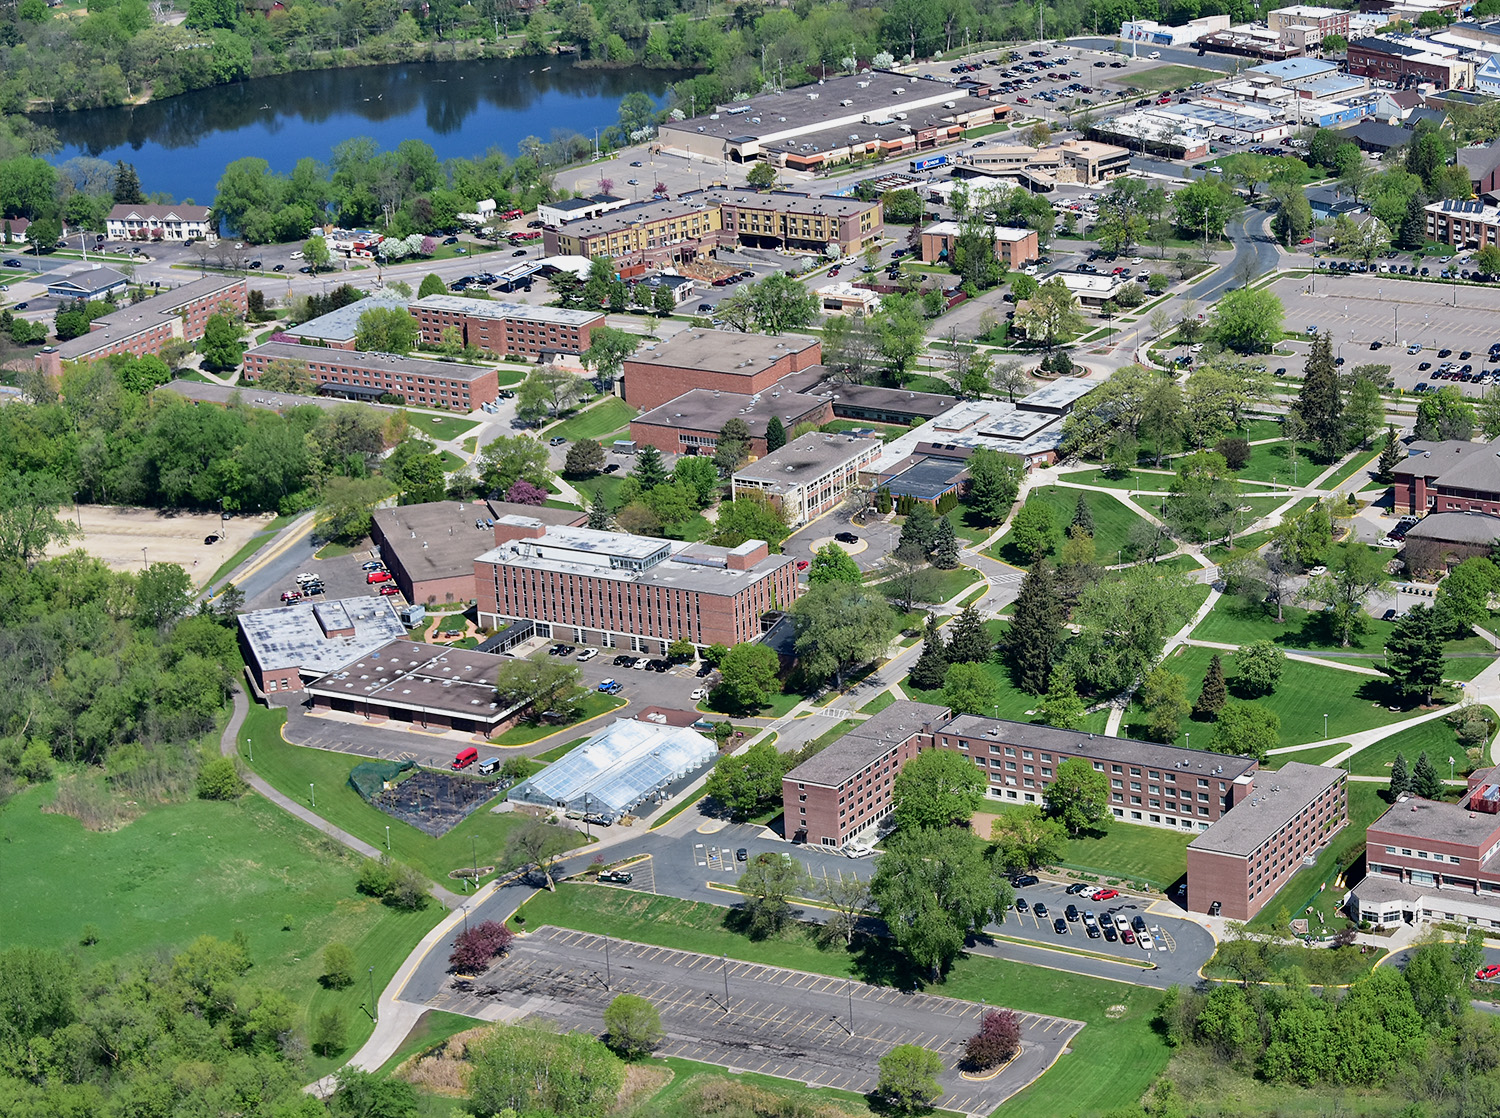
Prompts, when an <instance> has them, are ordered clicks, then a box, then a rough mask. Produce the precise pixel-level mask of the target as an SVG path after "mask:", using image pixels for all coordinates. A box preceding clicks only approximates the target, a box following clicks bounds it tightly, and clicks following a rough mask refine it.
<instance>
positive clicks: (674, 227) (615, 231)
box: [542, 191, 723, 267]
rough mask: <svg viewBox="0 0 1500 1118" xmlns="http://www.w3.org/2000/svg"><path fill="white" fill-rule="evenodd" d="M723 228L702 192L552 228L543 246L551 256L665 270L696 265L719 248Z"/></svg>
mask: <svg viewBox="0 0 1500 1118" xmlns="http://www.w3.org/2000/svg"><path fill="white" fill-rule="evenodd" d="M722 229H723V220H722V216H721V214H720V212H719V207H718V205H717V204H716V203H715V202H713V201H711V200H709V199H708V198H707V197H706V196H705V195H704V194H703V193H702V192H701V191H700V192H698V193H696V194H686V195H683V196H682V197H680V198H660V199H653V200H651V201H649V202H638V203H636V204H635V205H631V206H624V207H621V208H620V209H617V210H610V211H606V212H604V213H596V214H593V215H592V216H589V217H584V218H580V219H578V220H575V221H567V222H563V223H560V224H558V225H549V226H548V227H547V228H546V229H545V230H544V231H543V233H542V245H543V251H544V252H545V253H546V255H548V256H584V257H590V258H592V257H595V256H604V257H608V258H609V259H611V260H615V261H617V262H620V263H622V264H627V263H637V262H639V263H643V264H650V265H655V266H658V267H660V266H661V265H664V264H691V263H692V262H694V261H695V260H697V259H698V258H699V257H700V256H702V255H703V254H705V253H706V252H707V251H708V250H709V249H712V248H718V247H719V243H720V237H719V234H720V231H721V230H722Z"/></svg>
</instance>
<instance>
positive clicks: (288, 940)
mask: <svg viewBox="0 0 1500 1118" xmlns="http://www.w3.org/2000/svg"><path fill="white" fill-rule="evenodd" d="M51 798H52V787H51V786H50V785H47V786H43V787H40V788H31V789H28V790H27V791H25V792H22V793H21V794H20V795H18V796H17V797H16V798H15V799H14V800H13V801H12V802H11V804H10V807H9V810H8V812H7V813H6V818H5V842H4V844H3V845H0V851H3V854H0V859H3V863H0V865H3V871H0V872H3V874H4V878H5V888H4V889H3V890H0V927H4V928H5V936H4V938H5V942H6V943H7V944H8V945H15V944H32V945H34V946H37V947H58V948H61V949H63V950H64V951H67V950H70V949H73V947H74V945H75V944H77V943H78V937H79V931H80V929H81V928H82V927H83V925H84V924H93V925H94V926H95V927H96V928H97V929H98V931H99V942H98V943H97V944H95V945H94V946H92V947H87V948H77V950H79V951H81V952H82V953H83V954H82V958H83V959H85V960H98V961H102V960H109V959H118V958H123V957H126V956H136V955H148V954H153V953H155V952H157V951H161V950H173V949H178V948H182V947H185V946H186V945H187V944H189V943H191V942H192V941H193V940H194V939H195V938H196V937H198V936H200V935H212V936H216V937H218V938H220V939H224V940H228V939H230V938H232V937H233V936H234V935H235V934H236V933H237V932H243V933H244V935H245V937H246V939H247V940H248V941H249V951H250V955H251V958H252V959H253V960H254V962H255V967H254V969H253V970H252V971H251V972H250V975H249V979H248V980H249V981H250V982H252V983H260V984H264V985H266V986H270V987H274V988H275V989H277V990H280V991H282V992H283V993H285V994H286V995H287V996H288V997H290V998H291V999H292V1000H293V1001H294V1002H296V1003H297V1005H298V1006H299V1007H300V1009H301V1011H302V1014H303V1017H302V1023H303V1024H304V1025H305V1024H306V1022H307V1020H308V1019H309V1018H310V1014H311V1013H314V1012H321V1011H322V1010H324V1009H327V1008H329V1007H331V1006H335V1005H336V1006H338V1007H340V1008H342V1009H343V1010H344V1012H345V1018H346V1020H347V1021H348V1024H349V1044H350V1047H349V1048H348V1050H347V1052H346V1054H345V1058H347V1053H348V1052H353V1051H354V1050H355V1049H357V1048H358V1047H359V1045H360V1044H361V1043H363V1041H364V1039H365V1038H366V1037H367V1036H368V1035H369V1033H370V1023H369V1019H368V1018H367V1017H366V1016H365V1015H364V1014H363V1013H362V1012H361V1011H360V1010H359V1006H360V1005H361V1004H362V1003H364V1002H365V1001H367V1000H368V986H366V985H363V984H359V983H356V984H355V986H353V987H351V988H349V989H347V990H342V991H335V990H325V989H323V988H322V987H321V986H320V985H319V984H318V976H319V975H320V974H321V973H322V965H321V961H322V949H323V947H324V946H325V945H327V944H328V943H330V942H332V941H335V940H337V941H340V942H343V943H347V944H348V945H349V946H350V947H351V948H353V949H354V954H355V958H356V960H357V962H358V966H357V969H358V971H359V972H360V973H361V974H364V973H365V968H366V967H370V966H373V967H374V968H375V983H376V987H377V989H379V988H380V987H383V986H384V985H385V983H386V982H388V981H389V980H390V977H391V975H392V974H393V973H394V972H395V968H396V966H397V965H398V964H399V963H400V962H401V960H402V959H404V958H405V957H406V955H407V954H408V953H409V952H410V951H411V949H412V947H414V946H415V945H416V943H417V941H418V940H419V939H421V938H422V936H424V935H425V934H426V933H427V931H428V929H430V928H431V927H432V926H433V924H434V923H436V922H437V920H438V919H439V917H440V916H441V910H440V909H439V908H438V906H437V905H429V906H428V908H427V909H426V910H425V911H423V912H418V913H398V912H396V911H395V910H393V909H390V908H387V907H386V906H384V905H382V904H380V903H379V902H377V901H375V900H373V899H371V898H369V897H362V896H360V895H359V894H357V893H356V892H355V891H354V875H355V872H356V869H357V859H355V858H354V857H353V856H352V855H350V854H348V853H347V852H346V851H345V850H344V849H343V848H342V847H340V846H338V845H337V844H335V843H333V842H332V841H330V840H326V839H324V838H322V836H320V835H318V834H317V832H315V831H313V830H312V829H311V828H310V827H306V826H304V825H303V824H301V823H299V822H298V821H297V820H295V819H293V818H292V817H291V816H289V815H287V814H286V813H285V812H283V811H281V810H280V809H279V808H277V807H274V806H272V805H271V804H269V803H267V802H266V801H265V800H263V799H261V798H260V797H258V796H253V795H252V796H247V797H245V798H244V799H242V800H241V801H239V802H237V803H232V804H231V803H210V802H208V801H202V800H193V801H190V802H187V803H180V804H167V805H163V806H159V807H153V808H152V809H151V810H149V811H147V812H146V813H145V814H144V815H142V816H140V817H139V818H138V819H136V820H135V821H134V822H132V823H129V824H128V825H126V826H125V827H122V828H121V829H119V830H117V831H111V832H104V833H98V832H92V831H87V830H85V829H84V828H83V827H82V825H81V824H79V823H78V822H77V821H76V820H74V819H72V818H69V817H68V816H65V815H48V814H43V813H42V812H41V811H40V810H38V809H39V808H40V807H41V805H42V804H44V803H46V802H48V801H50V800H51ZM43 898H46V901H45V903H43ZM309 1060H310V1066H311V1069H312V1071H313V1072H314V1074H318V1075H321V1074H323V1073H324V1072H327V1071H329V1070H331V1069H332V1068H333V1067H334V1066H336V1065H337V1064H338V1063H341V1062H342V1059H335V1060H321V1059H316V1058H313V1057H311V1056H310V1057H309Z"/></svg>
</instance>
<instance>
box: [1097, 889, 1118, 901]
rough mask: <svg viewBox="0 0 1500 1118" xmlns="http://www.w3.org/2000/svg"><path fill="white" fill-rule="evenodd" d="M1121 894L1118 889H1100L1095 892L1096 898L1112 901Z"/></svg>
mask: <svg viewBox="0 0 1500 1118" xmlns="http://www.w3.org/2000/svg"><path fill="white" fill-rule="evenodd" d="M1119 895H1120V891H1119V890H1118V889H1100V890H1099V891H1098V892H1097V893H1095V894H1094V900H1096V901H1112V900H1114V899H1115V898H1116V897H1118V896H1119Z"/></svg>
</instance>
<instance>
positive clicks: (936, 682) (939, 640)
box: [906, 613, 948, 691]
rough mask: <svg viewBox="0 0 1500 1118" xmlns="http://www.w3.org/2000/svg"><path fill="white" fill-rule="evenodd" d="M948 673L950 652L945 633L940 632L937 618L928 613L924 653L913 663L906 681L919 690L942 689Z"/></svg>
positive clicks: (923, 644) (923, 642)
mask: <svg viewBox="0 0 1500 1118" xmlns="http://www.w3.org/2000/svg"><path fill="white" fill-rule="evenodd" d="M947 673H948V653H947V649H946V646H945V645H944V644H943V634H942V633H940V632H938V627H937V618H935V617H933V616H932V614H930V613H929V614H928V615H927V633H926V635H925V636H924V637H923V639H922V655H920V656H918V657H917V662H916V663H915V664H913V665H912V669H911V674H909V675H908V676H907V677H906V682H907V683H908V684H910V685H911V686H912V687H915V688H916V689H917V690H918V691H940V690H942V687H943V676H944V675H946V674H947Z"/></svg>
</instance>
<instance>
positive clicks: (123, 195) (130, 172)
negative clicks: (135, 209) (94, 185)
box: [115, 159, 146, 206]
mask: <svg viewBox="0 0 1500 1118" xmlns="http://www.w3.org/2000/svg"><path fill="white" fill-rule="evenodd" d="M145 200H146V196H145V195H144V194H142V193H141V178H140V176H139V175H137V174H136V173H135V164H133V163H126V162H125V161H124V160H123V159H121V160H119V161H118V162H116V163H115V204H116V205H120V206H139V205H140V204H141V203H142V202H144V201H145Z"/></svg>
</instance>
